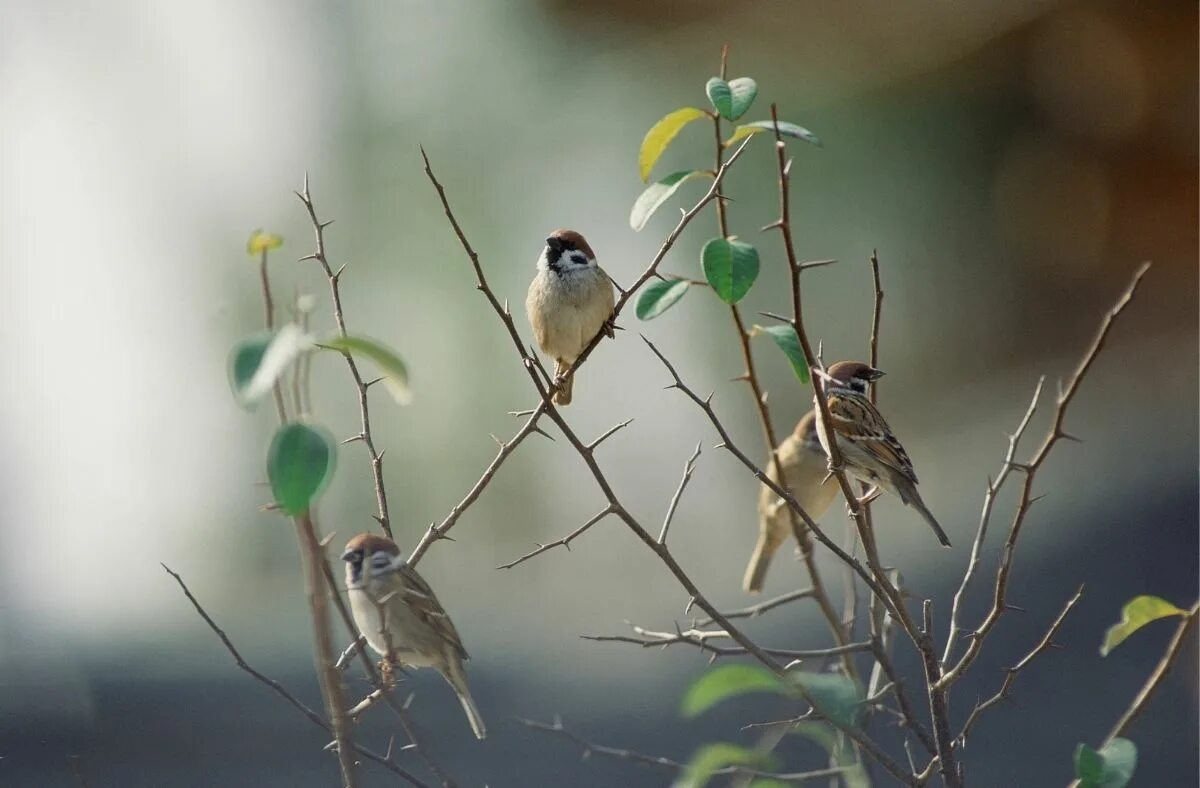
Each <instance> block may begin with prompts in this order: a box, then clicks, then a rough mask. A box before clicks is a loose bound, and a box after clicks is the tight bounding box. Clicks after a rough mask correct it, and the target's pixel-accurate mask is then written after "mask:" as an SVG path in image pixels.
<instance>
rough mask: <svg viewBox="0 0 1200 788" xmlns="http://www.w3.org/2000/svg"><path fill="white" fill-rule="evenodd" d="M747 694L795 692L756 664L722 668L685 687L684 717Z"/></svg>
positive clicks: (731, 665)
mask: <svg viewBox="0 0 1200 788" xmlns="http://www.w3.org/2000/svg"><path fill="white" fill-rule="evenodd" d="M748 692H774V693H776V694H779V695H795V691H794V690H793V689H792V688H791V687H789V686H788V685H787V684H785V683H784V682H783V681H782V680H781V679H780V678H779V677H778V676H776V675H775V674H774V673H772V672H771V671H769V670H767V669H766V668H764V667H760V666H758V665H743V664H736V663H735V664H729V665H721V666H720V667H717V668H714V669H713V670H710V671H709V672H707V673H705V674H704V675H703V676H701V677H700V678H699V679H697V680H696V681H695V682H693V683H692V686H690V687H688V691H687V692H686V693H685V694H684V696H683V705H682V711H683V716H685V717H695V716H697V715H699V714H702V713H703V712H705V711H707V710H708V709H710V708H712V707H713V706H715V705H716V704H718V703H720V702H721V701H723V700H725V699H726V698H732V697H736V696H738V695H745V694H746V693H748Z"/></svg>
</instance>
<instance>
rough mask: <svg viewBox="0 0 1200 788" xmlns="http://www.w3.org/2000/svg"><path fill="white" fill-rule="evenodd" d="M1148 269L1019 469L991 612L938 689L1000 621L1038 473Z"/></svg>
mask: <svg viewBox="0 0 1200 788" xmlns="http://www.w3.org/2000/svg"><path fill="white" fill-rule="evenodd" d="M1149 268H1150V264H1149V263H1143V264H1142V265H1140V266H1138V269H1137V271H1136V272H1134V275H1133V280H1132V281H1131V282H1130V283H1129V285H1128V286H1127V287H1126V288H1125V289H1124V290H1123V291H1122V293H1121V295H1120V297H1119V298H1118V299H1117V302H1116V304H1114V305H1113V307H1112V308H1111V309H1109V311H1108V312H1107V313H1106V314H1105V316H1104V319H1103V320H1102V321H1101V323H1100V328H1099V330H1098V331H1097V333H1096V337H1095V339H1093V340H1092V344H1091V346H1090V347H1089V348H1088V350H1087V352H1085V353H1084V354H1083V358H1082V359H1081V360H1080V362H1079V366H1078V367H1077V368H1076V369H1075V373H1074V374H1073V375H1072V376H1071V379H1070V381H1069V382H1068V383H1067V386H1066V388H1064V389H1062V390H1061V391H1060V392H1059V394H1058V397H1057V398H1056V400H1055V407H1054V417H1053V423H1052V424H1051V426H1050V429H1049V431H1048V432H1047V433H1046V437H1045V439H1044V440H1043V441H1042V445H1041V447H1040V448H1038V450H1037V452H1035V453H1034V455H1033V459H1031V460H1030V461H1029V462H1028V463H1027V464H1026V465H1024V466H1021V470H1022V471H1024V473H1025V482H1024V484H1023V485H1022V486H1021V493H1020V501H1019V502H1018V504H1017V510H1016V513H1015V514H1014V515H1013V520H1012V525H1010V526H1009V531H1008V538H1007V540H1006V541H1005V543H1004V551H1003V553H1002V554H1001V557H1000V566H999V567H998V568H997V570H996V586H995V591H994V593H993V596H992V608H991V610H990V611H988V614H987V615H986V616H985V617H984V619H983V622H982V623H981V624H980V625H979V627H978V628H977V629H976V630H975V633H974V636H973V637H972V639H971V642H970V644H969V645H968V646H967V650H966V652H965V653H964V654H963V655H962V658H961V659H959V661H958V662H957V663H956V664H955V665H954V667H953V668H950V669H948V670H947V671H945V673H944V674H943V675H942V678H941V679H940V680H939V682H938V686H939V688H946V687H949V686H950V685H951V684H953V683H954V682H955V681H957V680H958V679H959V678H960V677H961V676H962V675H963V672H964V671H966V669H967V668H969V667H970V666H971V663H973V662H974V661H975V658H976V657H978V656H979V651H980V649H982V647H983V642H984V640H985V639H986V638H987V636H988V633H990V632H991V630H992V627H994V626H996V622H997V621H999V620H1000V616H1001V615H1003V613H1004V611H1005V609H1007V607H1008V601H1007V596H1006V595H1007V591H1008V579H1009V576H1010V572H1011V571H1012V562H1013V556H1014V554H1015V551H1016V546H1017V539H1018V538H1019V537H1020V535H1021V527H1022V525H1024V523H1025V517H1026V515H1028V514H1029V508H1030V506H1032V505H1033V501H1034V496H1033V483H1034V480H1035V478H1036V476H1037V472H1038V469H1040V468H1041V467H1042V464H1043V463H1044V462H1045V461H1046V458H1047V457H1049V456H1050V451H1051V449H1053V448H1054V445H1055V444H1056V443H1058V441H1059V440H1060V439H1062V438H1065V437H1069V435H1068V433H1067V432H1065V431H1064V430H1063V420H1064V418H1065V417H1066V415H1067V407H1068V406H1069V405H1070V404H1071V400H1073V399H1074V398H1075V394H1076V393H1077V392H1078V391H1079V386H1080V384H1081V383H1083V379H1084V377H1085V376H1086V375H1087V373H1088V370H1090V369H1091V367H1092V364H1093V363H1094V362H1095V360H1096V357H1097V356H1098V355H1099V354H1100V350H1101V348H1103V347H1104V342H1105V340H1106V339H1108V332H1109V331H1110V330H1111V329H1112V327H1113V324H1114V323H1115V322H1116V319H1117V317H1118V316H1119V315H1120V314H1121V312H1123V311H1124V310H1125V307H1126V306H1128V305H1129V303H1130V302H1131V301H1132V300H1133V296H1134V293H1135V292H1136V291H1137V287H1138V284H1139V283H1140V282H1141V281H1142V277H1143V276H1145V275H1146V271H1147V270H1149Z"/></svg>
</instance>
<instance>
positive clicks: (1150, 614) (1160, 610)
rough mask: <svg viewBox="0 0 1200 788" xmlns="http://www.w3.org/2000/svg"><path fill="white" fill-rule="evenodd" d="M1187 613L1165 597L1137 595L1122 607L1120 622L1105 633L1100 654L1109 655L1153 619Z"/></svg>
mask: <svg viewBox="0 0 1200 788" xmlns="http://www.w3.org/2000/svg"><path fill="white" fill-rule="evenodd" d="M1186 615H1187V611H1186V610H1180V609H1179V608H1177V607H1175V606H1174V605H1172V604H1171V603H1170V602H1168V601H1167V600H1165V599H1161V598H1159V597H1156V596H1135V597H1134V598H1133V599H1131V600H1129V601H1128V602H1126V603H1125V607H1123V608H1121V621H1120V623H1117V624H1113V625H1112V626H1111V627H1109V628H1108V631H1107V632H1105V633H1104V643H1103V645H1101V646H1100V656H1102V657H1107V656H1108V653H1109V652H1110V651H1112V650H1113V649H1114V648H1116V647H1117V646H1119V645H1121V643H1123V642H1124V641H1125V638H1127V637H1129V636H1130V635H1132V634H1133V633H1134V632H1137V631H1138V630H1139V629H1141V628H1142V627H1144V626H1146V625H1147V624H1149V623H1150V622H1151V621H1157V620H1158V619H1160V618H1166V617H1167V616H1186Z"/></svg>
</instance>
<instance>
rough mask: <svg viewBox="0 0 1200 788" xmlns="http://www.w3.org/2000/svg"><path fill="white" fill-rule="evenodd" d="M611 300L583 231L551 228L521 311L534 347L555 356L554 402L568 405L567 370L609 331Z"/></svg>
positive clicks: (605, 277)
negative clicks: (531, 335)
mask: <svg viewBox="0 0 1200 788" xmlns="http://www.w3.org/2000/svg"><path fill="white" fill-rule="evenodd" d="M614 305H615V301H614V300H613V288H612V282H611V281H610V280H609V278H608V275H607V274H606V273H604V269H602V268H601V267H600V266H599V265H597V264H596V255H595V253H594V252H592V247H590V246H588V242H587V241H585V240H584V238H583V236H582V235H580V234H579V233H577V232H575V231H574V230H555V231H554V232H552V233H550V236H549V237H548V238H546V246H545V248H543V249H542V253H541V255H540V256H539V257H538V261H537V274H536V275H535V276H534V277H533V283H532V284H530V285H529V295H528V296H527V297H526V298H525V311H526V313H527V314H528V315H529V323H530V325H532V326H533V336H534V338H535V339H536V340H537V343H538V347H540V348H541V349H542V352H543V353H545V354H546V355H547V356H549V357H550V358H552V359H554V378H555V382H556V383H557V385H558V390H557V391H556V392H555V393H554V402H555V403H556V404H558V405H569V404H571V387H572V378H573V377H574V376H573V375H568V374H567V370H568V369H570V368H571V364H573V363H574V362H575V359H576V358H578V357H579V354H580V353H582V352H583V349H584V348H585V347H587V346H588V344H589V343H591V341H592V338H593V337H595V336H596V334H598V333H599V332H601V331H603V332H604V333H605V334H606V335H607V336H609V337H611V336H613V327H612V322H611V320H612V313H613V307H614Z"/></svg>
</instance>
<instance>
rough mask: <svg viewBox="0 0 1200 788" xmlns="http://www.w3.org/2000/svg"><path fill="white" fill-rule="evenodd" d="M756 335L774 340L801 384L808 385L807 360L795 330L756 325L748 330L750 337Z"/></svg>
mask: <svg viewBox="0 0 1200 788" xmlns="http://www.w3.org/2000/svg"><path fill="white" fill-rule="evenodd" d="M756 334H766V335H767V336H769V337H771V339H773V340H775V344H776V345H777V346H778V347H779V349H780V350H782V351H783V354H784V355H785V356H787V360H788V361H789V362H791V365H792V371H793V372H795V373H796V377H797V378H799V380H800V382H801V383H808V381H809V372H808V360H807V359H806V358H804V348H802V347H801V346H800V337H798V336H796V329H795V328H794V327H792V326H789V325H778V326H759V325H756V326H754V327H753V328H752V329H751V330H750V336H755V335H756Z"/></svg>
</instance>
